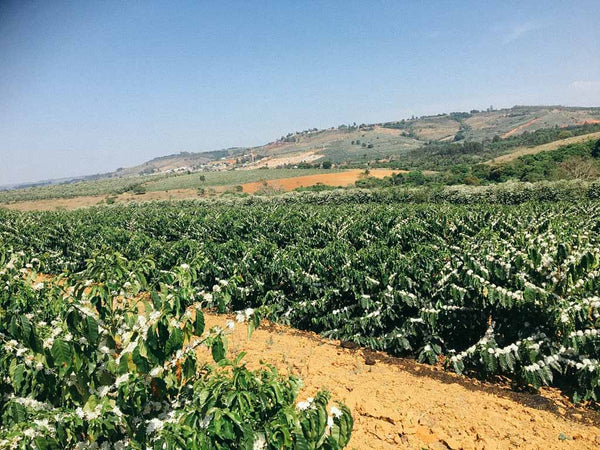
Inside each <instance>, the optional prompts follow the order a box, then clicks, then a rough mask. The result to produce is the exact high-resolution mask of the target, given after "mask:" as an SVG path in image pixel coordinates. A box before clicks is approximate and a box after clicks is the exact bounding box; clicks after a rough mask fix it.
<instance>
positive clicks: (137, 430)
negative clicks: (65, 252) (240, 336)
mask: <svg viewBox="0 0 600 450" xmlns="http://www.w3.org/2000/svg"><path fill="white" fill-rule="evenodd" d="M28 261H30V260H29V259H27V258H26V255H25V253H10V252H9V253H4V252H0V267H1V268H2V270H0V282H1V283H2V285H3V286H5V287H6V289H4V290H3V291H1V292H0V312H1V314H0V393H2V396H1V397H0V447H1V448H80V447H85V448H87V447H92V448H98V447H100V448H105V447H107V448H139V449H142V448H155V449H163V448H172V449H175V448H196V449H218V448H255V449H259V448H260V449H266V448H270V449H280V448H299V447H306V448H314V449H338V448H343V447H344V446H345V445H346V444H347V443H348V441H349V439H350V435H351V431H352V430H351V429H352V417H351V416H350V412H349V411H348V409H347V408H345V407H344V406H342V405H338V406H332V407H331V410H330V411H328V409H327V408H328V404H329V395H328V394H327V393H324V392H320V393H319V394H318V395H317V397H316V398H315V399H314V400H311V401H310V402H309V403H308V406H306V407H305V404H306V402H299V403H298V404H296V399H297V393H298V387H299V380H297V379H296V378H293V377H291V378H283V377H281V376H279V374H278V373H277V372H276V371H275V370H274V369H273V368H265V369H261V370H258V371H249V370H248V369H246V367H245V366H244V365H242V364H241V356H240V357H238V358H237V359H236V360H235V361H229V360H227V358H226V353H225V336H226V334H227V332H228V330H229V329H230V328H231V327H232V326H233V322H231V324H228V325H227V326H226V327H225V328H219V327H215V328H213V329H211V330H208V331H206V330H205V325H204V316H203V314H202V311H201V309H200V306H201V305H200V304H199V303H194V301H193V298H194V293H195V289H194V286H193V284H194V282H195V281H196V280H197V278H198V275H199V274H198V273H197V272H196V268H193V267H190V266H189V265H187V264H182V265H180V266H177V267H175V268H174V269H172V270H169V271H161V272H160V274H161V275H160V277H159V278H160V279H157V280H156V286H155V287H157V288H158V290H155V289H151V290H150V291H149V292H148V291H145V290H144V289H146V288H147V285H146V282H145V280H146V278H147V276H148V275H149V274H150V273H151V272H153V271H154V270H155V266H154V264H153V263H152V262H151V261H150V260H148V259H145V260H138V261H132V262H130V261H128V260H127V259H125V258H124V257H123V256H122V255H120V254H110V253H100V254H97V255H96V256H95V257H93V258H90V259H88V260H87V262H85V268H84V270H83V271H81V272H79V273H69V274H66V275H62V276H60V277H58V278H56V279H54V280H52V281H45V282H36V277H37V274H36V271H35V268H34V266H39V264H40V262H39V261H37V260H35V259H34V260H33V261H32V262H28ZM224 286H225V284H224ZM258 314H259V313H258V312H254V311H246V313H245V314H244V320H248V321H249V322H250V327H249V330H250V331H251V330H252V329H254V328H255V327H256V326H258V324H259V322H260V319H259V315H258ZM199 346H208V347H210V350H211V353H212V355H213V360H214V361H215V362H216V363H217V364H216V366H215V365H211V364H208V362H207V361H198V360H197V358H198V353H197V352H196V349H197V347H199ZM242 356H243V355H242ZM315 417H318V418H319V421H315V420H314V418H315ZM323 420H325V423H324V424H323Z"/></svg>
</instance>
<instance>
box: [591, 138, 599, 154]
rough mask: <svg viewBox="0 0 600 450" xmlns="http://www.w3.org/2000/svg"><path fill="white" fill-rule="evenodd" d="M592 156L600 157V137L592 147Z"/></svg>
mask: <svg viewBox="0 0 600 450" xmlns="http://www.w3.org/2000/svg"><path fill="white" fill-rule="evenodd" d="M592 156H593V157H594V158H600V139H598V140H597V141H596V143H595V144H594V147H593V148H592Z"/></svg>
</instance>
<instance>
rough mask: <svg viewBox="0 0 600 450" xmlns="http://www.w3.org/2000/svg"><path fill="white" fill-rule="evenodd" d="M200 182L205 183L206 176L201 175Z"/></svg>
mask: <svg viewBox="0 0 600 450" xmlns="http://www.w3.org/2000/svg"><path fill="white" fill-rule="evenodd" d="M198 181H199V182H200V183H204V182H205V181H206V176H204V175H200V176H199V177H198Z"/></svg>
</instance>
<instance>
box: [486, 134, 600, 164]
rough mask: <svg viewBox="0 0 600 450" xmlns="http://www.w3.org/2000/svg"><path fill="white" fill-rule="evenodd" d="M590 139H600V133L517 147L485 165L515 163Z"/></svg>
mask: <svg viewBox="0 0 600 450" xmlns="http://www.w3.org/2000/svg"><path fill="white" fill-rule="evenodd" d="M590 139H600V132H597V133H590V134H582V135H581V136H573V137H570V138H566V139H561V140H558V141H554V142H549V143H547V144H542V145H536V146H535V147H517V148H515V149H514V150H513V151H512V152H510V153H508V154H506V155H502V156H498V157H496V158H494V159H491V160H489V161H486V162H485V164H502V163H506V162H509V161H513V160H515V159H517V158H519V157H521V156H525V155H535V154H536V153H540V152H545V151H550V150H556V149H557V148H559V147H562V146H564V145H569V144H576V143H579V142H585V141H589V140H590Z"/></svg>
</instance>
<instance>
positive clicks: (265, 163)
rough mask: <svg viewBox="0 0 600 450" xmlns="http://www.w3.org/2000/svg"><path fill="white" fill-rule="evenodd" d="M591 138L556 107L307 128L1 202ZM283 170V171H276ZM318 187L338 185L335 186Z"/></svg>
mask: <svg viewBox="0 0 600 450" xmlns="http://www.w3.org/2000/svg"><path fill="white" fill-rule="evenodd" d="M599 132H600V108H579V107H562V106H515V107H512V108H510V109H501V110H488V111H476V110H472V111H470V112H461V113H449V114H439V115H435V116H422V117H418V118H417V117H415V118H411V119H408V120H400V121H396V122H385V123H377V124H360V125H357V124H351V125H340V126H338V127H332V128H329V129H325V130H318V129H316V128H313V129H311V130H305V131H301V132H294V133H288V134H287V135H286V136H282V137H281V138H279V139H278V140H276V141H273V142H270V143H267V144H265V145H262V146H258V147H248V148H243V147H234V148H229V149H224V150H216V151H211V152H204V153H190V152H181V153H178V154H174V155H167V156H162V157H158V158H154V159H152V160H150V161H147V162H145V163H143V164H140V165H137V166H134V167H129V168H119V169H117V170H116V171H114V172H111V173H106V174H100V175H91V176H84V177H78V178H75V179H69V180H65V179H62V180H53V181H45V182H40V183H37V184H29V185H27V186H25V185H23V186H18V187H16V189H15V187H11V188H10V189H13V190H4V191H3V192H1V193H0V203H10V202H15V201H23V200H28V201H36V200H44V199H53V198H80V197H88V201H86V202H85V203H86V204H87V203H89V202H92V204H97V203H98V202H101V201H103V198H102V197H101V196H106V195H121V194H125V193H129V194H132V193H133V194H141V193H142V191H143V192H145V191H146V190H147V191H148V192H158V191H165V192H163V194H161V195H162V196H161V197H160V198H171V197H172V196H173V195H175V196H177V195H179V194H175V193H174V192H173V191H174V190H185V191H186V192H181V193H180V194H181V195H185V197H186V198H187V197H190V196H196V195H197V192H196V189H200V190H202V191H205V192H207V193H219V192H221V191H227V190H235V189H238V190H239V188H240V185H244V184H245V183H258V184H261V183H265V182H266V181H268V180H275V179H279V178H290V177H302V176H306V175H311V174H313V173H309V172H306V169H308V168H310V169H311V170H323V168H327V167H328V166H326V165H323V163H324V162H326V161H328V162H330V163H331V164H333V165H334V166H337V168H339V169H357V168H362V169H364V168H365V167H366V166H367V165H369V166H371V167H380V168H387V169H394V170H396V171H406V170H418V171H425V172H427V171H430V172H431V171H447V170H450V169H451V168H452V167H457V166H459V165H468V166H473V165H476V164H481V163H485V162H488V161H492V160H495V161H497V162H500V161H504V160H506V161H510V160H513V159H515V158H517V157H519V156H521V155H526V154H533V153H537V152H539V151H543V150H547V149H550V148H557V146H559V145H562V144H567V143H570V142H583V141H585V140H586V139H588V138H590V139H591V138H593V137H594V136H597V135H598V133H599ZM543 144H548V146H546V147H543V146H542V145H543ZM252 169H269V170H258V171H257V170H252ZM273 169H277V170H273ZM282 169H285V170H287V172H278V170H282ZM525 181H527V180H525ZM319 182H322V180H319ZM280 184H281V183H280ZM325 184H333V185H345V184H344V183H341V182H339V181H336V180H334V182H333V183H331V182H325ZM294 185H298V186H300V184H298V183H294ZM303 186H305V185H303ZM189 190H191V191H190V192H188V191H189ZM244 191H246V189H245V188H244ZM154 196H156V195H153V197H154ZM140 199H141V198H140Z"/></svg>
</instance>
